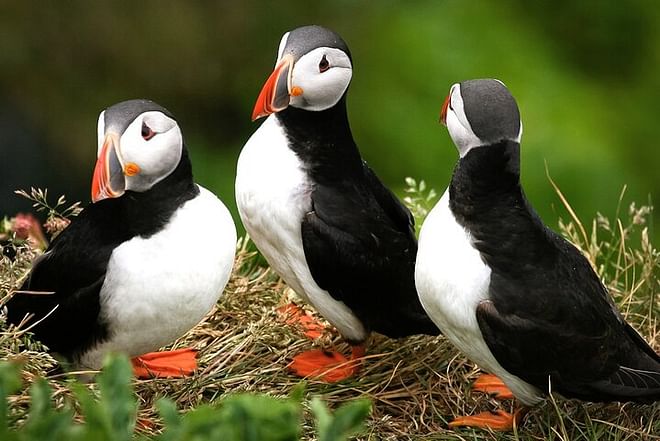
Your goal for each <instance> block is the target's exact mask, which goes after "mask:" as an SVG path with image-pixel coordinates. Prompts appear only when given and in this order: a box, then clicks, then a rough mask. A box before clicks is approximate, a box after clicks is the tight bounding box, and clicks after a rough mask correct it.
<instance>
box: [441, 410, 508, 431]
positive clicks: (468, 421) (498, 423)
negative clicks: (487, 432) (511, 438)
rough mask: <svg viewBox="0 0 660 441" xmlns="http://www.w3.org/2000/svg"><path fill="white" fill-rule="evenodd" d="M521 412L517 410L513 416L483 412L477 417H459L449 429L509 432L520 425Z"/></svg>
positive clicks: (504, 413) (506, 413)
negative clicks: (468, 428) (473, 428)
mask: <svg viewBox="0 0 660 441" xmlns="http://www.w3.org/2000/svg"><path fill="white" fill-rule="evenodd" d="M520 417H521V412H520V410H516V411H515V412H513V414H510V413H509V412H505V411H503V410H496V411H495V413H493V412H482V413H479V414H477V415H469V416H463V417H458V418H456V419H455V420H454V421H452V422H450V423H449V427H451V428H454V427H463V426H466V427H480V428H482V429H492V430H498V431H502V432H508V431H510V430H512V429H513V426H514V425H518V422H519V421H520Z"/></svg>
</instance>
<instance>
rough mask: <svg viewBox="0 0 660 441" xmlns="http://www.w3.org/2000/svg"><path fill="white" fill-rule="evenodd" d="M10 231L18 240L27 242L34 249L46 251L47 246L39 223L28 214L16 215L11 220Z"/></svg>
mask: <svg viewBox="0 0 660 441" xmlns="http://www.w3.org/2000/svg"><path fill="white" fill-rule="evenodd" d="M11 231H12V232H13V233H14V234H15V235H16V237H17V238H18V239H23V240H27V241H28V242H29V243H30V245H31V246H32V247H34V248H41V249H46V247H47V246H48V241H47V240H46V237H45V236H44V233H43V231H42V230H41V225H40V224H39V221H38V220H37V218H36V217H34V216H33V215H32V214H30V213H27V214H26V213H18V214H17V215H16V217H14V218H13V219H12V220H11Z"/></svg>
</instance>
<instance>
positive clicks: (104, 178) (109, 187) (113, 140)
mask: <svg viewBox="0 0 660 441" xmlns="http://www.w3.org/2000/svg"><path fill="white" fill-rule="evenodd" d="M118 146H119V137H118V136H117V135H116V134H114V133H108V134H107V135H105V139H104V141H103V147H101V152H100V153H99V157H98V159H97V160H96V166H95V167H94V176H93V177H92V202H98V201H100V200H103V199H107V198H116V197H119V196H121V195H122V194H124V191H125V189H126V181H125V178H124V171H123V169H122V165H121V162H120V161H119V156H118V155H117V147H118Z"/></svg>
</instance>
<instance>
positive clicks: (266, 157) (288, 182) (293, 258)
mask: <svg viewBox="0 0 660 441" xmlns="http://www.w3.org/2000/svg"><path fill="white" fill-rule="evenodd" d="M310 194H311V183H310V182H309V179H308V177H307V175H306V174H305V171H304V170H303V169H302V168H301V163H300V161H299V159H298V157H297V156H296V154H295V153H294V152H293V151H292V150H291V149H290V148H289V147H288V145H287V139H286V135H285V134H284V131H283V129H282V127H281V126H280V124H279V122H278V121H277V118H276V117H275V116H274V115H271V116H270V117H268V119H267V120H266V121H265V122H264V123H263V124H262V125H261V127H260V128H259V129H258V130H257V131H256V132H255V133H254V134H253V135H252V137H251V138H250V139H249V140H248V142H247V143H246V144H245V146H244V147H243V150H242V151H241V155H240V157H239V159H238V166H237V169H236V204H237V205H238V212H239V214H240V216H241V220H242V221H243V225H244V226H245V229H246V230H247V232H248V233H249V235H250V237H251V238H252V240H253V241H254V243H255V244H256V245H257V248H259V251H260V252H261V254H263V256H264V257H265V258H266V260H267V261H268V263H269V264H270V266H271V267H272V268H273V270H274V271H275V272H276V273H277V274H279V275H280V277H282V279H284V281H285V282H286V283H287V284H288V285H289V286H290V287H291V288H292V289H293V290H294V291H295V292H296V293H298V294H299V295H300V296H301V297H302V298H303V299H305V300H306V301H307V302H309V303H311V304H312V306H314V307H315V308H316V309H317V310H318V311H319V312H320V313H321V315H323V317H325V318H326V319H327V320H328V321H329V322H330V323H332V324H333V325H334V326H335V327H336V328H337V329H338V330H339V332H340V333H341V334H342V335H343V336H344V337H346V338H349V339H351V340H355V341H361V340H363V339H364V338H366V334H367V333H366V330H365V329H364V326H363V325H362V323H361V322H360V321H359V320H358V318H357V317H355V315H354V314H353V313H352V311H351V310H350V309H349V308H348V307H347V306H346V305H344V303H343V302H338V301H336V300H334V299H333V298H332V296H331V295H330V294H329V293H328V292H327V291H325V290H323V289H321V288H320V287H319V286H318V285H317V284H316V282H315V281H314V278H313V277H312V274H311V272H310V270H309V267H308V265H307V261H306V259H305V253H304V249H303V244H302V236H301V230H300V228H301V222H302V218H303V216H304V215H305V213H307V212H308V211H310V210H311V197H310Z"/></svg>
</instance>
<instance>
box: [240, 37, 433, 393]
mask: <svg viewBox="0 0 660 441" xmlns="http://www.w3.org/2000/svg"><path fill="white" fill-rule="evenodd" d="M352 72H353V63H352V58H351V53H350V51H349V49H348V47H347V45H346V43H345V42H344V40H342V38H341V37H340V36H339V35H337V34H336V33H335V32H333V31H331V30H329V29H326V28H324V27H321V26H303V27H299V28H297V29H294V30H292V31H290V32H287V33H285V34H284V36H283V37H282V39H281V42H280V45H279V50H278V55H277V62H276V65H275V69H274V71H273V72H272V74H271V75H270V77H269V78H268V80H267V81H266V83H265V85H264V86H263V89H262V90H261V93H260V94H259V96H258V98H257V102H256V104H255V107H254V111H253V114H252V119H253V121H254V120H256V119H259V118H261V117H265V116H268V118H267V119H266V120H265V121H264V122H263V124H262V125H261V126H260V127H259V128H258V129H257V130H256V131H255V132H254V133H253V135H252V136H251V137H250V138H249V140H248V141H247V143H246V144H245V145H244V147H243V149H242V151H241V153H240V156H239V159H238V165H237V172H236V187H235V190H236V203H237V206H238V212H239V214H240V217H241V220H242V221H243V224H244V226H245V229H246V230H247V232H248V234H249V236H250V238H251V239H252V240H253V242H254V244H255V245H256V247H257V248H258V249H259V251H260V252H261V254H262V255H263V256H264V257H265V259H266V260H267V261H268V263H269V265H270V266H271V268H272V269H273V270H274V271H275V272H276V273H277V274H279V276H281V278H282V279H283V280H284V281H285V282H286V283H287V285H288V286H289V287H290V288H291V289H293V290H294V291H295V292H296V293H297V294H298V295H299V296H300V297H301V298H302V299H303V300H304V301H306V302H307V303H309V304H310V305H312V306H313V307H314V308H315V309H316V310H317V311H318V312H319V314H320V315H321V316H322V317H324V318H325V319H326V320H327V321H328V322H329V323H330V324H331V325H333V326H334V327H335V328H336V329H337V330H338V331H339V333H340V334H341V336H342V337H343V338H344V340H345V341H347V342H348V343H350V344H351V346H352V349H351V355H350V358H347V357H345V356H343V355H342V354H340V353H339V352H337V351H323V350H312V351H308V352H305V353H303V354H299V355H297V356H296V357H294V358H293V361H292V363H291V365H290V367H291V369H292V370H293V371H294V373H296V374H298V375H300V376H303V377H306V376H315V377H319V378H320V379H321V380H325V381H328V382H333V381H340V380H343V379H345V378H348V377H350V376H352V375H353V374H354V373H355V372H356V371H357V370H358V369H359V364H360V363H359V360H358V359H359V358H360V357H362V356H363V355H364V354H365V346H364V343H365V341H366V340H367V337H368V336H369V334H370V332H371V331H375V332H378V333H381V334H384V335H386V336H388V337H391V338H399V337H405V336H409V335H413V334H430V335H437V334H439V330H438V329H437V327H436V326H435V325H434V324H433V322H432V321H431V319H430V318H429V317H428V316H427V315H426V313H425V312H424V309H423V308H422V306H421V304H420V302H419V298H418V296H417V292H416V290H415V281H414V267H415V257H416V255H417V241H416V237H415V233H414V220H413V217H412V215H411V213H410V211H409V210H408V209H407V208H406V207H405V206H404V205H403V204H402V203H401V202H400V201H399V200H398V199H397V197H396V196H395V195H394V194H393V193H392V192H391V191H390V190H389V189H388V188H387V187H385V185H384V184H383V183H382V182H381V181H380V179H379V178H378V177H377V176H376V174H375V173H374V171H373V170H372V169H371V168H370V167H369V166H368V165H367V163H366V162H365V161H364V160H363V159H362V157H361V155H360V152H359V150H358V147H357V145H356V143H355V141H354V139H353V135H352V133H351V128H350V125H349V121H348V115H347V109H346V95H347V89H348V86H349V83H350V81H351V77H352ZM356 360H358V361H356ZM322 373H324V374H323V375H321V374H322Z"/></svg>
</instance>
